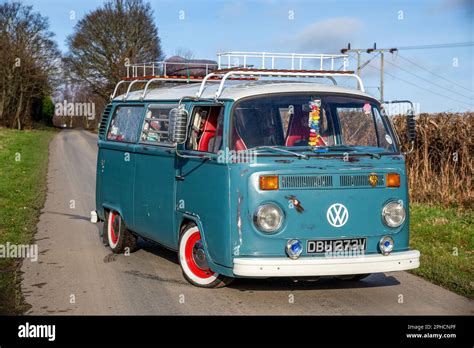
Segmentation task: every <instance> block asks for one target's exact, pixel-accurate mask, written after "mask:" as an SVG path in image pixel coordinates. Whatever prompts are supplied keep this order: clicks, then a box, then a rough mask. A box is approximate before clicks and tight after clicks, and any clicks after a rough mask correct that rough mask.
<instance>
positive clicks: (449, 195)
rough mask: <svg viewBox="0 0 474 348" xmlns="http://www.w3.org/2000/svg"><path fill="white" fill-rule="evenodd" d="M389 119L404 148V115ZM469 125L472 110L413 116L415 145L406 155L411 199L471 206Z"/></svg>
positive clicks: (471, 151)
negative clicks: (414, 119) (414, 120)
mask: <svg viewBox="0 0 474 348" xmlns="http://www.w3.org/2000/svg"><path fill="white" fill-rule="evenodd" d="M392 121H393V124H394V126H395V128H396V130H397V132H398V134H399V136H400V140H401V143H402V144H403V147H402V149H403V150H405V151H406V150H407V146H408V144H407V138H406V120H405V117H403V116H395V117H394V118H393V119H392ZM473 125H474V113H463V114H451V113H439V114H421V115H420V116H418V117H417V124H416V135H417V139H416V144H415V149H414V151H413V153H411V154H409V155H407V156H406V160H407V172H408V177H409V179H408V181H409V188H410V198H411V200H412V201H414V202H419V203H428V204H436V205H437V204H443V205H445V206H458V207H463V208H468V209H472V206H473V196H474V195H473V192H472V174H473V173H472V172H473V163H472V157H471V155H472V153H473V150H474V149H473V145H474V144H473V134H474V129H473V128H474V127H473Z"/></svg>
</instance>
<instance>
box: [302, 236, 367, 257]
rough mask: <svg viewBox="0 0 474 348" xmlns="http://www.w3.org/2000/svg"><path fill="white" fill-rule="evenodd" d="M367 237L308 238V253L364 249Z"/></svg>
mask: <svg viewBox="0 0 474 348" xmlns="http://www.w3.org/2000/svg"><path fill="white" fill-rule="evenodd" d="M366 244H367V238H345V239H318V240H308V243H307V245H306V252H307V253H308V254H317V253H328V252H329V253H333V252H346V251H365V248H366Z"/></svg>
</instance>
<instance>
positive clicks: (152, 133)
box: [140, 104, 177, 145]
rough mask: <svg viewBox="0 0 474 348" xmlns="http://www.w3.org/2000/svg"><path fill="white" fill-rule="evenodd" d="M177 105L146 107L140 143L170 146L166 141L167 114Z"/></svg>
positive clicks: (167, 140)
mask: <svg viewBox="0 0 474 348" xmlns="http://www.w3.org/2000/svg"><path fill="white" fill-rule="evenodd" d="M175 107H177V105H160V104H154V105H148V109H147V111H146V115H145V121H144V122H143V128H142V134H141V137H140V142H141V143H145V144H152V145H172V143H171V142H170V141H169V139H168V128H169V123H170V122H169V121H170V119H169V113H170V111H171V109H173V108H175Z"/></svg>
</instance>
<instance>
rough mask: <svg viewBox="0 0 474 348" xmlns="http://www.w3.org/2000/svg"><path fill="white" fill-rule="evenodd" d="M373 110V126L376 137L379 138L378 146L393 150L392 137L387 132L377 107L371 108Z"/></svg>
mask: <svg viewBox="0 0 474 348" xmlns="http://www.w3.org/2000/svg"><path fill="white" fill-rule="evenodd" d="M372 110H373V112H374V118H375V127H376V129H377V137H378V139H379V147H383V148H384V149H385V150H388V151H393V150H394V148H393V147H394V141H395V140H394V139H392V137H391V136H390V134H388V132H387V130H386V128H385V125H384V123H383V120H382V115H380V112H379V110H378V109H377V108H373V109H372Z"/></svg>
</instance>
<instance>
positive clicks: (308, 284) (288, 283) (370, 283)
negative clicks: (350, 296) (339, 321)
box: [139, 239, 400, 292]
mask: <svg viewBox="0 0 474 348" xmlns="http://www.w3.org/2000/svg"><path fill="white" fill-rule="evenodd" d="M139 248H140V249H142V250H143V251H146V252H149V253H152V254H153V255H156V256H158V257H161V258H164V259H166V260H167V261H169V262H171V263H174V264H175V265H176V267H179V262H178V256H177V254H176V252H174V251H172V250H168V249H166V248H165V247H163V246H160V245H158V244H155V243H153V242H149V241H145V240H142V239H140V240H139ZM399 284H400V282H399V281H398V280H397V279H396V278H395V277H393V276H387V275H385V274H384V273H376V274H372V275H370V276H369V277H367V278H365V279H363V280H360V281H350V280H342V279H336V278H320V279H316V280H315V279H298V280H294V279H290V278H268V279H243V278H240V279H235V281H234V282H233V283H232V284H230V285H229V286H228V288H231V289H235V290H239V291H244V292H245V291H269V290H271V291H288V290H305V289H307V290H333V289H359V288H360V289H363V288H378V287H385V286H395V285H399Z"/></svg>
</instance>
